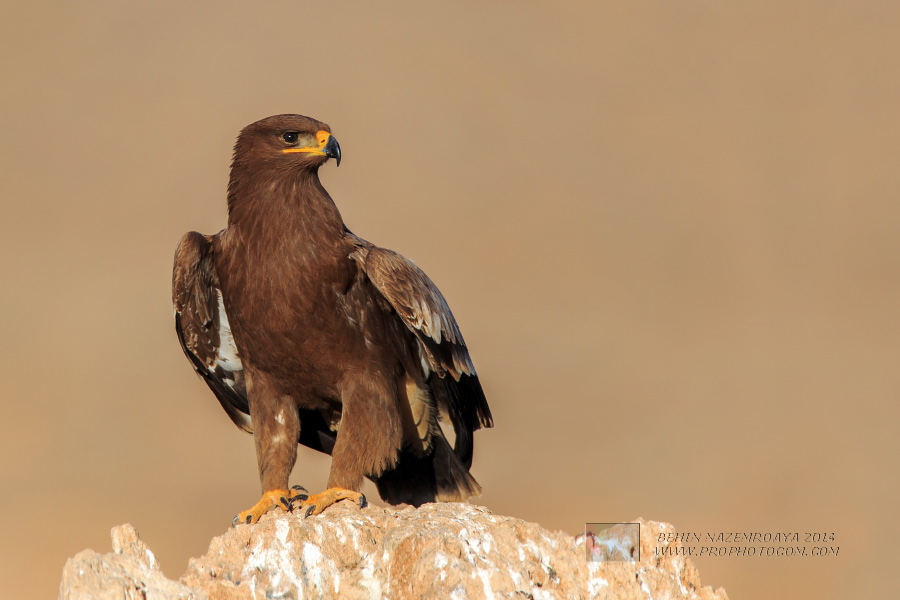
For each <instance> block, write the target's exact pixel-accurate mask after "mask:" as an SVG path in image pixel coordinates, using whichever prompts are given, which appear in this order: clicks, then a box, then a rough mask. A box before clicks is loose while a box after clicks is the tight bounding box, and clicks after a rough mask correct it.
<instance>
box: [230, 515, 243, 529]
mask: <svg viewBox="0 0 900 600" xmlns="http://www.w3.org/2000/svg"><path fill="white" fill-rule="evenodd" d="M240 518H241V517H240V515H239V516H237V517H235V518H233V519H232V520H231V526H232V527H237V526H238V519H240Z"/></svg>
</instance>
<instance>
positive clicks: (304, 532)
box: [59, 502, 727, 600]
mask: <svg viewBox="0 0 900 600" xmlns="http://www.w3.org/2000/svg"><path fill="white" fill-rule="evenodd" d="M640 522H641V540H640V550H641V557H642V560H641V561H640V562H637V563H634V562H588V561H587V559H586V552H585V547H584V540H583V536H578V537H572V536H570V535H568V534H565V533H562V532H551V531H547V530H546V529H543V528H541V527H540V526H539V525H537V524H535V523H528V522H526V521H521V520H519V519H513V518H511V517H503V516H498V515H494V514H492V513H491V512H490V511H489V510H487V509H485V508H483V507H479V506H473V505H469V504H456V503H446V504H426V505H424V506H422V507H421V508H419V509H413V508H404V509H402V510H401V509H394V508H379V507H376V506H368V507H366V508H364V509H360V508H358V507H357V506H356V505H355V504H352V503H350V502H341V503H339V504H338V505H336V506H334V507H332V508H330V509H329V510H327V511H326V512H325V513H323V514H322V515H320V516H318V517H310V518H308V519H306V520H304V519H302V518H301V517H300V516H299V515H297V514H286V513H282V512H280V511H273V512H272V513H269V514H268V515H265V516H264V517H263V518H262V519H261V520H260V522H259V523H257V524H256V525H239V526H238V527H236V528H233V529H230V530H229V531H227V532H226V533H225V534H223V535H221V536H218V537H216V538H213V540H212V542H211V543H210V546H209V551H208V552H207V553H206V555H204V556H202V557H200V558H195V559H191V561H190V563H189V565H188V569H187V572H186V573H185V574H184V575H183V576H182V578H181V579H180V581H178V582H175V581H171V580H169V579H166V578H165V576H164V575H163V574H162V572H161V571H160V570H159V565H158V564H157V562H156V559H155V558H154V556H153V553H152V552H151V551H150V550H149V549H148V548H147V546H146V545H145V544H144V543H143V542H142V541H141V540H140V538H139V537H138V534H137V531H135V529H134V527H133V526H131V525H128V524H126V525H121V526H119V527H115V528H114V529H113V530H112V538H113V552H112V553H110V554H105V555H102V556H101V555H100V554H97V553H96V552H93V551H91V550H85V551H83V552H80V553H79V554H77V555H76V556H75V557H74V558H70V559H69V560H68V562H67V563H66V566H65V568H64V569H63V576H62V583H61V584H60V593H59V595H60V598H62V599H63V600H70V599H72V600H74V599H80V598H103V599H106V598H109V599H114V598H115V599H130V598H147V599H149V600H155V599H162V598H166V599H168V598H185V599H187V598H194V599H197V600H201V599H208V600H251V599H256V598H260V599H261V598H265V599H297V600H299V599H301V598H347V599H351V600H352V599H366V600H368V599H370V598H382V597H384V598H396V599H404V598H454V599H465V598H469V599H472V600H476V599H482V598H486V599H487V598H510V599H516V600H528V599H531V600H538V599H545V598H600V599H605V598H609V599H611V598H622V599H632V598H635V599H636V598H641V599H650V598H691V599H702V600H712V599H727V596H726V594H725V590H723V589H721V588H720V589H718V590H715V591H713V590H712V589H711V588H708V587H707V588H703V587H701V586H700V578H699V575H698V573H697V570H696V569H695V568H694V566H693V564H692V563H691V562H690V560H688V559H685V558H684V557H683V556H680V555H677V553H672V554H667V555H666V556H658V555H656V554H655V553H654V548H655V547H656V545H657V542H656V540H657V539H658V536H659V532H660V531H664V532H667V533H668V532H673V531H674V528H673V527H672V526H671V525H667V524H665V523H655V522H653V521H640ZM634 541H636V540H634ZM625 544H626V546H627V545H628V542H627V540H626V543H625ZM633 545H634V542H631V546H632V547H630V548H629V547H626V548H624V549H622V548H619V549H617V550H616V551H617V552H624V553H625V554H628V555H631V554H633V553H634V551H635V550H636V548H634V547H633ZM669 545H670V546H678V542H671V543H670V544H669Z"/></svg>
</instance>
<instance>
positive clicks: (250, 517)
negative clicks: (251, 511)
mask: <svg viewBox="0 0 900 600" xmlns="http://www.w3.org/2000/svg"><path fill="white" fill-rule="evenodd" d="M252 519H253V515H247V519H246V520H245V521H244V523H246V524H247V525H249V524H250V521H251V520H252Z"/></svg>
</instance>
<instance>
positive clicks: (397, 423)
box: [173, 115, 492, 522]
mask: <svg viewBox="0 0 900 600" xmlns="http://www.w3.org/2000/svg"><path fill="white" fill-rule="evenodd" d="M330 132H331V130H330V128H329V127H328V125H326V124H324V123H321V122H319V121H316V120H314V119H310V118H307V117H303V116H299V115H279V116H274V117H269V118H267V119H263V120H261V121H258V122H256V123H254V124H252V125H250V126H248V127H246V128H245V129H244V130H243V131H242V132H241V133H240V136H239V137H238V141H237V144H236V145H235V148H234V160H233V162H232V167H231V178H230V181H229V184H228V226H227V227H226V228H225V229H224V230H222V231H221V232H219V233H218V234H216V235H213V236H206V235H201V234H199V233H196V232H191V233H188V234H186V235H185V236H184V237H183V238H182V240H181V242H180V243H179V245H178V249H177V251H176V254H175V268H174V274H173V301H174V305H175V327H176V331H177V333H178V338H179V340H180V342H181V345H182V348H183V349H184V352H185V354H186V355H187V357H188V358H189V359H190V361H191V363H192V364H193V366H194V368H195V369H196V371H197V372H198V373H199V374H200V375H201V377H202V378H203V379H204V380H205V381H206V383H207V384H208V385H209V387H210V389H211V390H212V391H213V393H214V394H215V396H216V398H217V399H218V401H219V403H220V404H221V405H222V407H223V408H224V409H225V411H226V412H227V413H228V416H229V417H230V418H231V420H232V421H234V423H235V424H236V425H237V426H238V427H240V428H241V429H243V430H245V431H249V432H253V433H254V435H255V439H256V453H257V459H258V464H259V475H260V481H261V484H262V490H263V494H264V495H263V499H262V500H260V503H258V504H257V505H256V506H255V507H254V508H253V509H250V510H249V511H244V512H243V513H241V515H240V517H239V518H240V520H242V521H246V522H251V521H255V520H256V519H258V518H259V516H260V515H261V514H262V513H264V512H265V511H266V510H268V509H269V508H270V507H271V506H272V505H279V506H282V508H290V505H291V498H290V495H291V494H290V492H287V489H288V476H289V474H290V472H291V469H292V468H293V466H294V461H295V460H296V456H297V443H298V442H299V443H300V444H303V445H305V446H308V447H310V448H313V449H316V450H319V451H321V452H327V453H329V454H331V456H332V465H331V474H330V477H329V479H328V487H329V488H338V489H339V490H341V491H339V492H336V494H337V495H336V496H335V494H332V495H331V496H328V497H327V498H326V497H324V496H322V495H317V496H314V497H313V498H311V499H308V500H307V499H305V498H303V497H302V496H301V499H303V500H306V501H305V502H304V506H306V507H308V509H307V513H309V512H310V511H312V512H321V510H322V509H324V508H325V505H327V504H328V503H330V502H333V501H334V500H335V499H339V498H340V497H358V496H359V494H356V496H354V495H353V493H352V492H354V491H358V490H359V489H360V486H361V484H362V479H363V477H368V478H370V479H372V480H373V481H374V482H375V483H376V485H377V487H378V491H379V493H380V494H381V496H382V498H384V500H386V501H387V502H390V503H393V504H398V503H402V502H405V503H410V504H414V505H419V504H422V503H424V502H429V501H435V500H439V501H440V500H443V501H456V500H465V499H466V498H468V497H470V496H473V495H477V494H478V493H479V492H480V491H481V488H480V486H479V485H478V483H477V482H476V481H475V479H474V478H473V477H472V476H471V475H470V474H469V467H470V466H471V464H472V450H473V441H472V434H473V432H474V431H475V430H477V429H479V428H480V427H490V426H491V425H492V420H491V413H490V409H489V408H488V405H487V402H486V400H485V397H484V393H483V392H482V389H481V384H480V383H479V381H478V377H477V375H476V373H475V369H474V367H473V366H472V361H471V359H470V357H469V353H468V350H467V349H466V345H465V342H464V341H463V338H462V335H461V334H460V331H459V328H458V326H457V324H456V321H455V320H454V318H453V314H452V313H451V312H450V308H449V307H448V306H447V302H446V301H445V300H444V297H443V296H442V295H441V293H440V291H438V289H437V287H436V286H435V285H434V283H432V281H431V280H430V279H429V278H428V277H427V276H426V275H425V273H424V272H422V270H421V269H419V268H418V267H417V266H416V265H414V264H413V263H412V262H410V261H409V260H407V259H405V258H403V257H402V256H400V255H399V254H397V253H395V252H392V251H390V250H386V249H384V248H379V247H377V246H375V245H373V244H370V243H369V242H367V241H365V240H362V239H360V238H358V237H356V236H355V235H353V234H352V233H350V231H349V230H348V229H347V228H346V227H345V226H344V223H343V220H342V219H341V215H340V213H339V212H338V209H337V207H336V206H335V204H334V202H333V201H332V199H331V197H330V196H329V195H328V193H327V192H326V191H325V189H324V188H323V187H322V184H321V183H320V181H319V176H318V170H319V167H320V166H321V165H322V164H324V163H325V162H326V161H327V160H328V158H329V157H331V158H335V159H336V160H337V162H338V163H340V147H339V146H338V145H337V142H336V140H335V139H334V137H333V136H331V135H330ZM448 438H450V440H449V441H448ZM348 490H349V492H348ZM361 500H362V502H364V499H361Z"/></svg>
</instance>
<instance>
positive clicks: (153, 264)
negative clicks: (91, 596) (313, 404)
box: [0, 0, 900, 598]
mask: <svg viewBox="0 0 900 600" xmlns="http://www.w3.org/2000/svg"><path fill="white" fill-rule="evenodd" d="M551 4H552V6H551ZM0 24H2V25H0V28H2V31H0V33H2V36H0V45H2V48H0V72H2V85H0V107H2V110H0V176H2V179H0V185H2V191H0V202H2V205H0V208H2V216H0V276H2V286H0V381H2V386H0V401H2V414H3V419H4V427H3V434H2V436H0V457H2V458H0V461H2V462H0V514H2V515H3V521H4V523H3V526H2V528H0V531H2V534H0V536H2V537H0V553H2V557H3V560H2V561H0V595H2V596H3V597H4V598H24V597H34V598H38V597H43V598H47V597H53V596H55V595H56V593H57V585H58V582H59V577H60V574H61V570H62V567H63V564H64V562H65V560H66V558H67V557H69V556H72V555H74V554H75V553H76V552H78V551H80V550H82V549H84V548H87V547H90V548H94V549H96V550H99V551H103V552H107V551H109V549H110V545H109V537H108V532H109V529H110V527H112V526H114V525H117V524H119V523H122V522H125V521H131V522H133V523H135V524H136V526H137V527H138V529H139V531H140V532H141V534H142V535H143V537H144V538H145V539H146V540H147V542H148V543H149V544H150V547H151V548H152V549H153V550H154V551H155V552H156V553H157V555H158V557H159V558H160V560H161V562H162V564H163V568H164V570H165V572H166V573H167V574H168V575H169V576H170V577H177V576H179V575H180V574H181V573H182V572H183V571H184V569H185V568H186V564H187V559H188V557H190V556H197V555H200V554H202V553H204V552H205V551H206V545H207V543H208V541H209V539H210V538H211V537H212V536H213V535H217V534H219V533H221V532H222V531H224V529H225V528H227V527H228V525H229V524H230V522H231V518H232V517H233V516H234V514H235V513H236V512H237V511H239V510H241V509H244V508H246V507H247V506H249V505H250V504H252V503H253V502H255V501H256V500H257V499H258V494H259V488H258V481H257V473H256V461H255V456H254V453H253V444H252V439H251V438H250V437H249V436H246V435H244V434H242V433H240V432H239V431H238V430H237V429H236V428H235V427H234V426H233V425H232V424H231V422H230V421H229V419H228V418H227V417H226V415H225V413H224V411H222V410H221V408H220V407H219V405H218V403H217V402H216V401H215V399H214V398H213V396H212V394H211V393H210V392H209V391H208V390H207V388H206V386H204V385H203V383H202V382H201V381H200V380H199V379H198V378H197V377H196V376H195V375H194V373H193V371H192V370H191V368H190V366H189V364H188V362H187V360H186V359H185V358H184V357H183V355H182V353H181V350H180V349H179V347H178V343H177V341H176V338H175V334H174V330H173V325H172V315H171V306H170V278H171V261H172V255H173V252H174V249H175V244H176V242H177V241H178V239H179V237H180V236H181V235H182V234H183V233H184V232H186V231H188V230H198V231H201V232H205V233H213V232H216V231H218V230H219V229H220V228H221V227H223V226H224V223H225V203H224V198H225V186H226V182H227V177H228V166H229V161H230V156H231V147H232V144H233V142H234V139H235V136H236V135H237V132H238V131H239V130H240V128H242V127H243V126H244V125H247V124H248V123H250V122H252V121H255V120H257V119H259V118H261V117H264V116H268V115H271V114H276V113H282V112H299V113H302V114H307V115H311V116H314V117H316V118H319V119H322V120H324V121H326V122H328V123H329V124H330V125H331V126H332V127H333V129H334V132H335V134H336V136H337V138H338V139H339V140H340V142H341V146H342V149H343V153H344V162H343V164H342V166H341V167H340V169H336V168H335V167H334V165H333V164H329V165H327V166H326V167H325V168H324V169H323V170H322V173H321V175H322V180H323V182H324V183H325V185H326V187H327V188H328V189H329V190H330V192H331V194H332V195H333V197H334V198H335V200H336V202H337V204H338V206H339V207H340V209H341V210H342V212H343V215H344V218H345V220H346V222H347V223H348V225H349V227H350V228H352V229H353V230H354V231H355V232H356V233H358V234H359V235H361V236H363V237H365V238H368V239H370V240H372V241H374V242H376V243H378V244H380V245H383V246H387V247H389V248H392V249H395V250H397V251H399V252H401V253H403V254H405V255H407V256H409V257H411V258H413V259H415V260H416V262H417V263H418V264H419V265H420V266H422V267H423V268H424V269H425V270H426V271H427V272H428V273H429V274H430V275H431V276H432V278H433V279H434V280H435V281H436V282H437V283H438V285H439V286H440V287H441V289H442V290H443V292H444V294H445V295H446V296H447V298H448V299H449V301H450V304H451V305H452V307H453V310H454V313H455V315H456V317H457V319H458V320H459V322H460V323H461V326H462V330H463V333H464V335H465V336H466V340H467V341H468V343H469V346H470V348H471V349H472V354H473V357H474V359H475V363H476V366H477V367H478V370H479V373H480V374H481V377H482V381H483V382H484V386H485V389H486V391H487V394H488V398H489V400H490V404H491V407H492V409H493V411H494V416H495V420H496V425H497V426H496V428H495V429H494V430H490V431H486V432H481V433H479V434H478V435H477V436H476V438H477V439H476V441H477V444H476V449H477V451H476V457H475V465H474V469H473V471H474V473H475V475H476V476H477V477H478V479H479V480H480V482H481V483H482V484H483V485H484V488H485V493H484V495H483V497H481V498H480V499H479V503H482V504H484V505H486V506H488V507H489V508H490V509H491V510H493V511H495V512H498V513H502V514H507V515H513V516H516V517H520V518H523V519H528V520H532V521H537V522H539V523H541V524H543V525H545V526H547V527H550V528H556V529H563V530H566V531H569V532H572V533H577V532H579V531H581V530H582V529H583V525H584V523H585V522H594V521H604V522H605V521H625V520H631V519H633V518H635V517H638V516H643V517H645V518H649V519H655V520H665V521H669V522H672V523H674V524H675V525H676V527H678V528H679V529H680V530H682V531H698V532H706V531H798V532H805V531H829V532H831V531H833V532H834V533H835V536H836V541H835V543H834V545H839V546H840V554H839V556H838V557H837V558H827V559H822V558H820V559H814V558H806V559H797V558H777V559H775V558H771V559H747V558H731V559H728V558H713V559H705V560H700V561H698V566H699V567H700V569H701V575H702V577H703V582H704V584H706V585H713V586H724V587H726V589H727V590H728V592H729V594H730V595H731V597H732V598H742V597H745V598H753V597H799V596H805V597H818V598H840V597H849V596H851V595H853V596H855V597H865V596H875V595H879V596H882V597H885V596H888V595H893V594H892V593H891V592H894V591H895V590H894V589H893V588H891V587H888V585H887V581H886V580H887V576H886V575H887V573H888V570H887V569H888V564H893V562H894V561H893V555H892V554H891V553H889V551H890V550H892V545H891V543H892V542H894V541H895V540H896V539H897V538H898V534H900V526H898V524H897V523H898V522H897V520H896V519H895V518H894V511H895V509H896V506H897V504H898V503H900V493H898V477H897V459H898V455H900V452H898V451H900V436H898V435H897V421H898V412H900V409H898V405H900V404H898V394H900V375H898V361H900V346H898V336H900V311H898V308H900V235H898V233H900V201H898V196H900V169H898V164H897V163H898V158H900V111H898V106H900V45H898V43H897V32H898V26H900V8H898V5H897V4H896V3H892V2H887V1H885V2H865V1H863V2H792V3H784V2H774V1H771V2H770V1H760V2H717V1H688V0H679V1H678V2H672V1H668V0H666V1H662V0H660V1H654V2H646V1H644V2H641V1H639V2H631V1H629V2H625V1H619V0H615V1H610V2H588V1H583V2H572V3H537V2H531V3H529V2H516V3H513V2H493V3H480V2H454V3H418V2H386V3H365V2H340V3H337V2H331V3H324V2H318V3H306V2H299V1H297V0H292V1H284V2H262V3H255V4H251V3H238V2H233V3H231V2H229V3H218V2H207V3H184V2H176V1H162V2H152V3H151V2H144V3H135V2H128V3H126V2H92V1H85V2H79V3H63V2H56V3H42V4H39V3H31V4H28V5H26V4H25V3H11V2H10V3H4V4H3V5H2V6H0ZM328 465H329V462H328V459H327V458H326V457H323V456H321V455H317V454H315V453H314V452H312V451H309V450H302V451H301V453H300V459H299V463H298V466H297V468H296V469H295V472H294V482H302V483H304V484H305V485H306V486H307V487H309V488H310V489H314V488H320V487H322V486H324V484H325V480H326V478H327V469H328ZM368 490H369V491H370V492H372V491H373V490H372V488H368ZM889 590H890V591H889Z"/></svg>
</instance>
